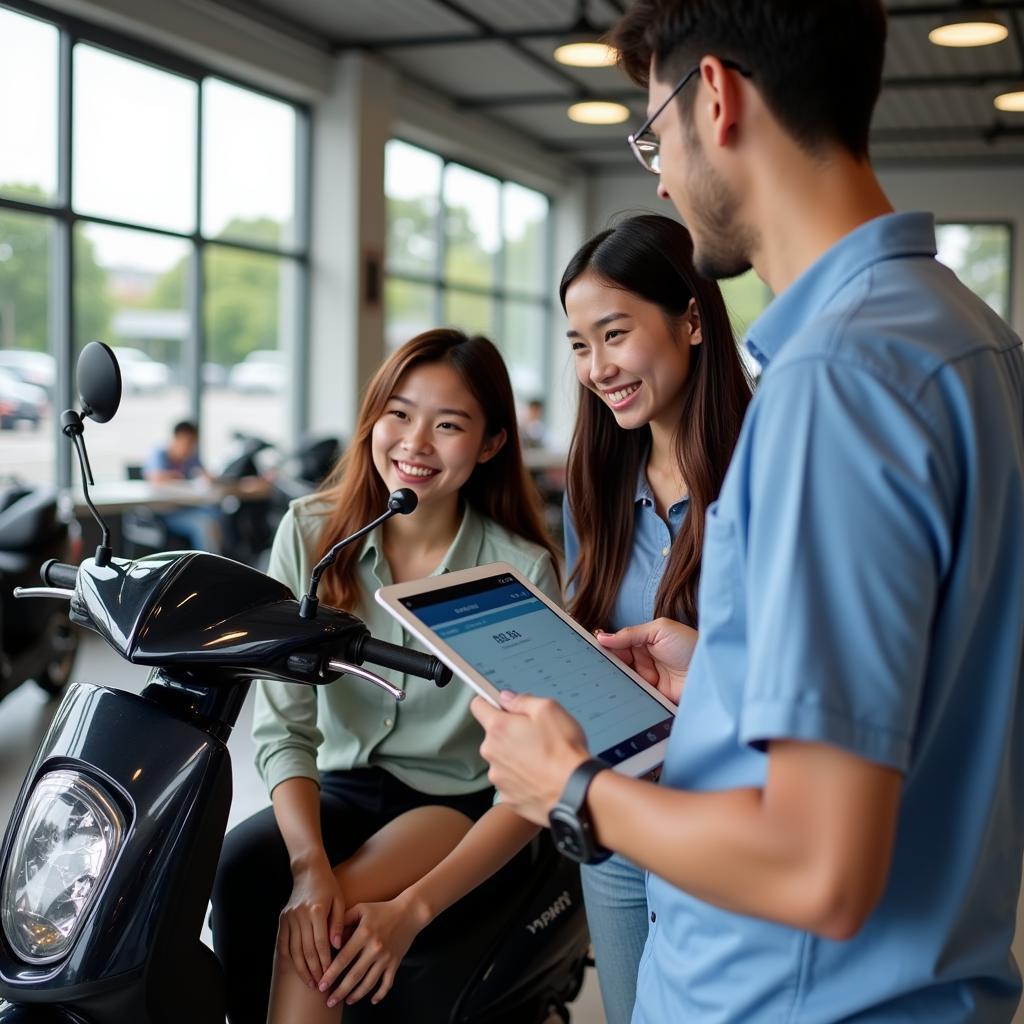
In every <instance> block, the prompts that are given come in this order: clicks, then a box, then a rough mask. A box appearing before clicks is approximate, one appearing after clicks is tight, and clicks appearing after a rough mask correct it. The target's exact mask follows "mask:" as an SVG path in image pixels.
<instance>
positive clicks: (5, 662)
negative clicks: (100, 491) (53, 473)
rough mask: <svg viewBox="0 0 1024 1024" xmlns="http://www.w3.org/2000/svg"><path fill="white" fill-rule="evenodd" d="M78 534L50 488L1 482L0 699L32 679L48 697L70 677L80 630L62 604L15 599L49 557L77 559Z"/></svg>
mask: <svg viewBox="0 0 1024 1024" xmlns="http://www.w3.org/2000/svg"><path fill="white" fill-rule="evenodd" d="M80 538H81V534H80V531H79V529H78V524H77V523H76V522H75V520H74V519H73V517H72V516H71V515H70V514H68V513H66V512H63V511H62V510H61V507H60V503H59V499H58V495H57V491H56V489H55V488H53V487H36V486H29V485H26V484H20V483H18V482H16V481H9V482H7V483H0V699H2V698H4V697H6V696H7V694H9V693H10V692H11V691H12V690H15V689H16V688H17V687H19V686H21V684H22V683H24V682H26V681H27V680H29V679H31V680H34V681H35V682H36V684H37V685H38V686H39V687H40V688H41V689H42V690H44V691H45V692H46V693H48V694H50V695H51V696H55V695H57V694H59V693H60V692H61V691H62V690H63V689H64V687H65V686H66V685H67V682H68V680H69V679H70V678H71V671H72V669H73V667H74V664H75V653H76V651H77V650H78V634H77V633H76V632H75V631H74V630H73V629H72V628H71V621H70V619H69V618H68V611H67V608H66V607H63V606H61V605H54V604H53V603H52V602H46V603H42V602H35V601H18V600H15V598H14V589H15V587H24V586H31V584H32V583H33V582H34V581H35V580H36V579H37V578H38V575H37V574H38V572H39V566H40V564H41V563H43V562H45V561H47V560H48V559H54V558H56V559H59V560H60V561H64V562H77V561H78V558H79V556H80V554H81V539H80Z"/></svg>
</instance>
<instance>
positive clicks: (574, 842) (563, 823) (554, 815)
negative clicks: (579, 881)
mask: <svg viewBox="0 0 1024 1024" xmlns="http://www.w3.org/2000/svg"><path fill="white" fill-rule="evenodd" d="M549 823H550V825H551V838H552V839H554V841H555V848H556V849H557V850H558V852H559V853H560V854H562V855H563V856H565V857H569V858H570V859H571V860H575V861H583V859H584V858H585V857H586V851H585V850H584V846H583V842H582V838H583V837H582V835H581V830H580V826H579V822H578V821H576V819H575V815H573V816H572V817H571V818H569V817H568V815H566V814H565V812H564V811H559V809H558V808H555V809H554V810H553V811H552V812H551V814H550V820H549Z"/></svg>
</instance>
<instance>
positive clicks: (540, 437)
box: [519, 398, 548, 448]
mask: <svg viewBox="0 0 1024 1024" xmlns="http://www.w3.org/2000/svg"><path fill="white" fill-rule="evenodd" d="M519 431H520V435H521V436H522V439H523V446H524V447H525V448H544V447H545V446H546V445H547V440H548V439H547V427H546V426H545V425H544V403H543V402H542V401H541V400H540V399H539V398H533V399H531V400H530V401H529V402H528V403H527V405H526V411H525V412H524V413H523V418H522V422H521V423H520V424H519Z"/></svg>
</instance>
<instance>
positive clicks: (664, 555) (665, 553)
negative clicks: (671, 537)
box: [661, 548, 672, 558]
mask: <svg viewBox="0 0 1024 1024" xmlns="http://www.w3.org/2000/svg"><path fill="white" fill-rule="evenodd" d="M671 550H672V549H671V548H662V549H661V557H662V558H668V553H669V552H670V551H671Z"/></svg>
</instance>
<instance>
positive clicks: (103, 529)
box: [61, 409, 113, 566]
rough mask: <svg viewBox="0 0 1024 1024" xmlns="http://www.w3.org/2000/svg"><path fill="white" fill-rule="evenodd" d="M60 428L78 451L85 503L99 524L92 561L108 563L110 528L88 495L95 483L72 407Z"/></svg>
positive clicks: (82, 430) (78, 419) (82, 427)
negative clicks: (97, 542) (98, 541)
mask: <svg viewBox="0 0 1024 1024" xmlns="http://www.w3.org/2000/svg"><path fill="white" fill-rule="evenodd" d="M61 430H62V431H63V432H64V434H65V435H66V436H67V437H70V438H71V440H72V441H73V442H74V445H75V451H76V452H78V464H79V466H81V469H82V493H83V494H84V495H85V503H86V505H88V506H89V511H90V512H91V513H92V517H93V519H95V520H96V522H97V523H98V524H99V528H100V543H99V547H97V548H96V554H95V556H94V561H95V562H96V564H97V565H99V566H104V565H109V564H110V559H111V556H112V555H113V550H112V548H111V546H110V528H109V527H108V526H107V524H106V523H105V522H104V521H103V517H102V516H101V515H100V513H99V510H98V509H97V508H96V506H95V505H94V504H93V503H92V497H91V496H90V495H89V485H90V484H95V483H96V481H95V480H94V479H93V476H92V466H91V465H90V464H89V453H88V452H87V451H86V448H85V440H84V438H83V437H82V434H84V433H85V424H84V423H83V422H82V417H81V416H79V415H78V413H77V412H75V411H74V409H68V410H67V411H66V412H65V413H64V414H63V415H62V416H61Z"/></svg>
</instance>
